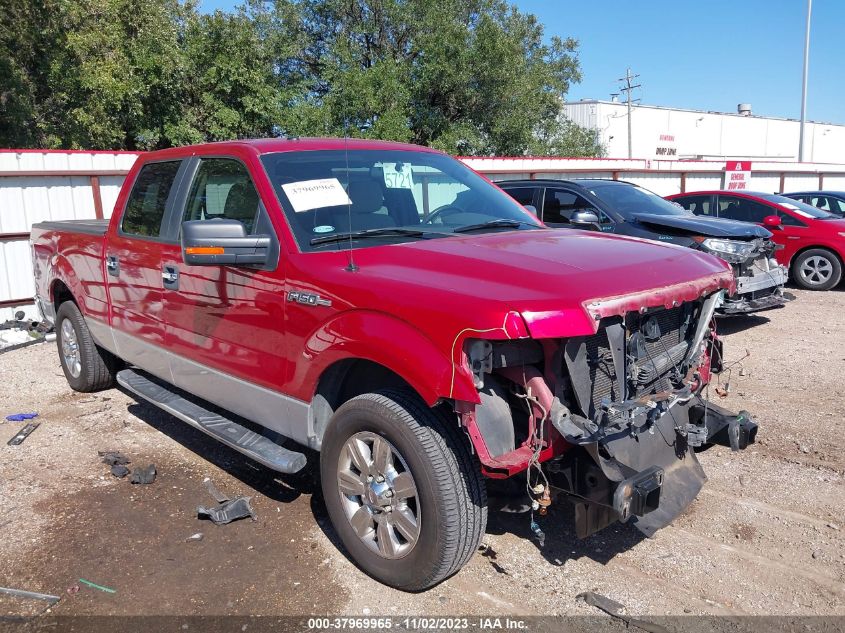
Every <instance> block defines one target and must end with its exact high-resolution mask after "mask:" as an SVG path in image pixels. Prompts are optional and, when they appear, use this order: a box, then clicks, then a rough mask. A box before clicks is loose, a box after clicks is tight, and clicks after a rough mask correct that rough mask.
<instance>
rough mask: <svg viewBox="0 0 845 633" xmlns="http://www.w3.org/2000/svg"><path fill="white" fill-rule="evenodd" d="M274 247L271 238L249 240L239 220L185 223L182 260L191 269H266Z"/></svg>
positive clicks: (257, 236)
mask: <svg viewBox="0 0 845 633" xmlns="http://www.w3.org/2000/svg"><path fill="white" fill-rule="evenodd" d="M270 246H271V240H270V236H269V235H250V236H247V234H246V227H244V225H243V223H242V222H238V221H237V220H222V219H221V220H189V221H187V222H182V258H183V259H184V261H185V263H186V264H189V265H191V266H221V265H226V264H228V265H234V266H262V265H265V264H267V261H268V259H269V257H270Z"/></svg>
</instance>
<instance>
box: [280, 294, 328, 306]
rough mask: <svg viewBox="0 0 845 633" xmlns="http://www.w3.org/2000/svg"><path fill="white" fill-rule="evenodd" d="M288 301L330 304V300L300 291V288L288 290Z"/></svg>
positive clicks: (304, 303) (315, 304) (307, 304)
mask: <svg viewBox="0 0 845 633" xmlns="http://www.w3.org/2000/svg"><path fill="white" fill-rule="evenodd" d="M288 301H293V302H294V303H301V304H302V305H306V306H330V305H331V304H332V302H331V301H329V300H328V299H323V298H322V297H321V296H320V295H315V294H311V293H310V292H301V291H300V290H291V291H290V292H288Z"/></svg>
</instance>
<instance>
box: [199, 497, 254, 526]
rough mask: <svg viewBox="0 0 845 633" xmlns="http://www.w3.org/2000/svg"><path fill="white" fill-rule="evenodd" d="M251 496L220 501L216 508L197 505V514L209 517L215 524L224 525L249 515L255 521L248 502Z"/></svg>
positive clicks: (201, 516)
mask: <svg viewBox="0 0 845 633" xmlns="http://www.w3.org/2000/svg"><path fill="white" fill-rule="evenodd" d="M250 499H251V497H236V498H234V499H232V500H231V501H227V502H226V503H221V504H220V505H218V506H217V507H216V508H206V507H204V506H199V507H198V508H197V516H198V517H199V518H206V517H207V518H209V519H211V521H212V522H213V523H214V524H215V525H225V524H226V523H231V522H232V521H237V520H238V519H245V518H246V517H250V518H251V519H252V520H253V521H256V520H257V519H256V516H255V511H254V510H253V509H252V506H251V505H250V503H249V500H250Z"/></svg>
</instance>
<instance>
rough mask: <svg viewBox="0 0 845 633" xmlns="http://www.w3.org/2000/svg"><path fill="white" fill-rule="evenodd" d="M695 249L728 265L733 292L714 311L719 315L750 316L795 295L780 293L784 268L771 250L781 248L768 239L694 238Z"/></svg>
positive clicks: (793, 297) (788, 299)
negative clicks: (716, 310)
mask: <svg viewBox="0 0 845 633" xmlns="http://www.w3.org/2000/svg"><path fill="white" fill-rule="evenodd" d="M694 240H695V242H696V245H697V247H698V248H699V249H700V250H702V251H704V252H707V253H711V254H713V255H716V256H717V257H720V258H721V259H724V260H725V261H726V262H728V264H730V266H731V270H733V273H734V278H735V281H736V290H735V291H734V292H732V293H730V294H728V295H727V296H726V297H725V300H724V302H723V303H722V305H721V306H720V307H719V308H718V313H719V314H722V315H734V314H750V313H752V312H759V311H760V310H768V309H770V308H779V307H781V306H783V305H785V304H786V303H788V302H789V301H792V300H793V299H795V296H794V295H792V294H791V293H789V292H784V290H783V287H784V285H785V284H786V282H787V279H788V277H789V275H788V272H787V269H786V267H785V266H781V265H780V264H778V262H777V260H776V259H775V250H776V249H778V248H783V247H782V246H780V245H778V244H775V243H774V242H773V241H772V240H770V239H765V238H756V239H753V240H746V241H739V240H733V239H730V240H728V239H718V238H712V237H697V238H694Z"/></svg>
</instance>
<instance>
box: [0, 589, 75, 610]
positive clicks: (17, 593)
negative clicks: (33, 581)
mask: <svg viewBox="0 0 845 633" xmlns="http://www.w3.org/2000/svg"><path fill="white" fill-rule="evenodd" d="M0 593H3V594H6V595H7V596H14V597H15V598H29V599H30V600H44V601H45V602H49V603H50V606H52V605H54V604H56V603H57V602H58V601H59V600H61V598H60V597H59V596H53V595H51V594H49V593H37V592H35V591H24V590H23V589H10V588H8V587H0Z"/></svg>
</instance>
